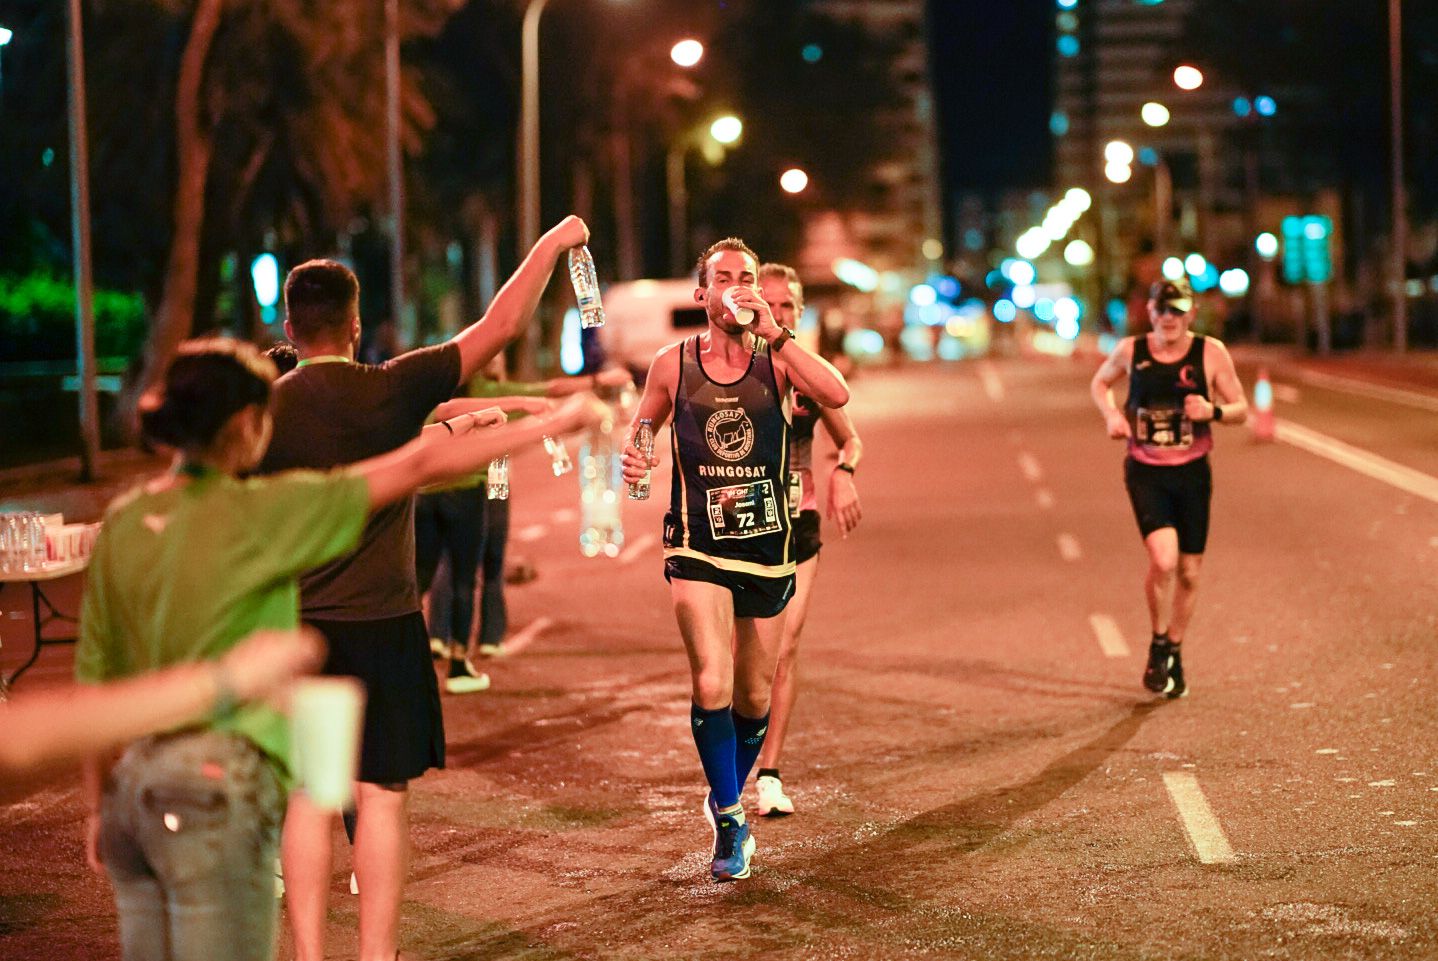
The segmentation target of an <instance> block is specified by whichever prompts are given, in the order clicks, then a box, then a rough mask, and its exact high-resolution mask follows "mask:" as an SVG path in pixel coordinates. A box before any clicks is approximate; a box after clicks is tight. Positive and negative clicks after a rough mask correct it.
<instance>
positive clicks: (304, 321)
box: [262, 217, 589, 961]
mask: <svg viewBox="0 0 1438 961" xmlns="http://www.w3.org/2000/svg"><path fill="white" fill-rule="evenodd" d="M588 239H589V229H588V228H587V227H586V226H585V225H584V222H583V221H582V220H580V219H579V218H578V217H569V218H566V219H565V220H564V221H562V222H561V223H560V224H558V225H557V226H555V227H553V228H552V229H551V230H550V231H549V232H548V233H546V234H545V235H544V236H543V237H542V238H540V240H539V242H538V243H537V244H536V245H535V246H534V248H533V249H532V250H531V251H530V253H529V255H528V256H527V257H526V258H525V260H524V262H523V263H522V264H521V265H520V267H519V270H518V271H516V273H515V274H514V276H513V277H511V278H510V279H509V281H508V282H507V283H505V285H504V287H503V288H502V289H501V290H500V291H499V293H498V294H496V295H495V298H494V301H493V303H491V304H490V307H489V310H488V311H487V312H486V313H485V315H484V317H483V318H481V319H480V320H478V321H476V322H475V323H474V324H472V325H470V326H469V327H467V328H465V329H464V330H462V331H460V332H459V333H458V334H456V335H455V337H454V338H453V339H452V340H450V341H448V342H446V343H443V344H439V345H436V346H434V347H427V348H423V349H420V350H414V351H410V352H409V353H405V354H401V355H400V356H398V357H395V358H394V359H393V360H390V361H387V362H386V363H384V364H381V365H379V366H371V365H368V364H361V363H357V362H356V361H355V350H356V347H357V346H358V344H359V337H360V329H361V328H360V317H359V281H358V280H357V279H356V277H355V275H354V274H353V273H352V272H351V271H350V270H349V268H347V267H345V266H344V265H342V264H339V263H337V262H335V261H330V260H314V261H309V262H307V263H303V264H300V265H299V266H298V267H295V268H294V269H293V270H291V271H290V273H289V276H288V277H287V278H286V280H285V334H286V335H287V336H288V337H289V339H290V341H291V342H292V343H294V345H295V348H296V350H297V351H298V352H299V356H300V360H299V363H298V365H297V366H296V368H295V370H294V371H293V372H292V373H290V374H287V375H285V377H283V378H282V379H281V380H280V381H279V382H278V383H277V384H276V388H275V401H274V405H273V407H274V416H275V437H274V441H273V442H272V444H271V445H270V452H269V454H268V456H267V457H266V458H265V462H264V464H263V465H262V470H264V471H267V472H268V471H277V470H285V469H290V468H297V467H299V468H327V467H332V466H335V465H337V464H345V463H350V462H353V461H356V460H362V459H364V458H368V457H376V456H379V455H381V454H384V453H386V452H387V451H391V450H393V449H395V448H396V447H399V446H400V445H401V444H404V443H405V442H406V441H409V440H410V439H411V438H413V437H414V436H415V435H416V434H418V433H419V431H420V429H421V426H422V425H423V424H424V422H425V420H426V419H427V418H428V417H429V415H430V413H431V411H433V410H434V409H435V408H436V407H438V406H439V405H440V404H442V403H444V402H445V401H446V400H448V399H449V398H451V397H453V396H454V394H455V391H456V390H457V388H458V387H459V385H460V384H461V383H463V382H464V381H466V380H468V379H469V378H470V377H472V376H474V374H475V373H477V372H478V371H479V370H480V369H481V368H482V367H483V366H484V365H485V364H486V363H488V362H489V361H490V359H491V358H493V357H494V356H495V355H496V354H497V353H499V351H500V350H501V349H502V348H503V347H504V346H505V344H507V343H508V342H509V341H511V340H512V339H513V338H514V337H515V336H516V335H517V334H518V333H519V332H520V331H521V330H523V329H524V326H525V325H526V324H527V323H528V321H529V319H530V317H531V315H532V314H533V313H534V309H535V307H536V306H537V304H538V302H539V298H540V295H541V294H542V293H543V291H544V288H545V285H546V284H547V283H548V281H549V277H550V275H551V273H552V272H553V270H554V265H555V263H556V262H557V261H558V259H559V258H560V257H561V256H562V255H563V254H564V253H565V252H566V251H568V250H569V248H571V247H575V246H578V245H579V244H582V243H585V242H586V241H587V240H588ZM477 466H480V465H477ZM300 600H301V608H302V610H303V615H304V620H305V622H306V623H308V624H312V625H313V626H315V627H316V628H318V629H319V631H320V632H321V633H322V634H324V635H325V639H326V640H327V641H328V643H329V657H328V659H327V660H326V662H325V666H324V668H323V673H326V674H338V675H348V676H353V677H357V678H359V679H360V680H361V681H362V682H363V683H364V685H365V688H366V691H367V698H366V702H365V718H364V734H363V739H362V747H361V757H360V771H359V783H358V785H357V788H356V792H355V799H356V809H357V810H356V817H357V820H356V831H355V873H356V875H357V877H358V881H359V889H360V895H359V896H360V905H359V915H360V925H359V955H360V959H361V961H393V958H394V956H395V952H396V950H397V941H398V936H399V935H398V927H399V908H400V899H401V896H402V894H403V891H404V882H405V877H406V875H407V873H408V863H409V823H408V818H409V814H408V798H409V793H408V792H409V782H410V781H411V780H412V779H414V778H416V777H419V776H420V775H422V774H423V773H424V772H425V771H427V770H428V769H430V768H433V767H443V766H444V727H443V717H442V715H441V712H440V705H439V686H438V683H437V680H436V678H435V674H434V669H433V667H432V666H431V662H430V650H429V639H428V631H427V630H426V628H425V623H424V616H423V614H422V613H421V612H420V603H419V591H418V588H417V586H416V583H415V545H414V502H413V500H412V499H410V498H406V499H404V500H403V501H400V502H398V503H396V504H394V505H392V506H391V507H390V508H389V509H387V510H385V511H382V512H380V513H378V514H376V516H375V517H374V518H373V519H372V520H371V521H370V523H369V524H368V525H367V526H366V528H365V531H364V534H363V536H362V538H361V540H360V544H359V547H358V549H357V550H355V551H354V552H352V553H349V554H347V555H345V556H344V557H341V558H340V559H338V560H336V561H334V562H332V563H330V564H327V565H325V566H323V567H319V568H317V569H315V570H311V571H310V572H309V573H307V574H306V575H305V576H304V578H303V579H302V580H301V597H300ZM332 824H333V816H332V814H331V813H330V812H328V811H325V810H323V809H320V808H317V807H315V806H314V805H312V804H310V803H309V801H308V799H306V798H305V797H304V796H303V795H302V794H301V795H296V796H295V797H293V798H292V799H291V802H290V806H289V812H288V814H287V815H286V819H285V830H284V842H283V862H284V882H285V894H286V898H287V900H288V903H289V917H290V924H291V929H292V933H293V935H294V943H295V956H296V959H297V961H319V959H321V958H322V957H323V956H324V942H325V918H326V913H327V910H326V909H327V904H328V889H329V877H330V871H331V867H332V856H333V852H332V843H331V830H332Z"/></svg>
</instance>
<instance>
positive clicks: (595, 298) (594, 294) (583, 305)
mask: <svg viewBox="0 0 1438 961" xmlns="http://www.w3.org/2000/svg"><path fill="white" fill-rule="evenodd" d="M569 280H570V282H571V283H573V284H574V299H575V300H577V301H578V302H579V326H580V327H584V328H588V327H603V326H604V305H603V304H602V303H600V301H599V275H598V274H597V273H596V272H595V270H594V256H593V255H592V254H590V252H589V248H588V247H585V246H579V247H571V248H569Z"/></svg>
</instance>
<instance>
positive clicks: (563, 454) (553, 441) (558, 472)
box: [544, 434, 574, 477]
mask: <svg viewBox="0 0 1438 961" xmlns="http://www.w3.org/2000/svg"><path fill="white" fill-rule="evenodd" d="M544 449H545V450H546V451H548V452H549V459H550V463H549V466H550V469H551V470H553V471H554V476H555V477H561V476H563V475H565V474H568V473H569V472H570V471H572V470H574V462H573V461H571V460H570V459H569V450H568V449H567V448H565V446H564V441H563V440H562V439H560V438H557V437H550V436H549V435H548V434H545V435H544Z"/></svg>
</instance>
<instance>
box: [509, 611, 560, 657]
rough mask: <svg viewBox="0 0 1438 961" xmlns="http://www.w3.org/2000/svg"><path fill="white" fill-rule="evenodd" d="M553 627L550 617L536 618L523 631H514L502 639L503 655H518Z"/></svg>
mask: <svg viewBox="0 0 1438 961" xmlns="http://www.w3.org/2000/svg"><path fill="white" fill-rule="evenodd" d="M553 626H554V618H552V617H536V618H535V619H534V620H532V621H530V622H529V623H528V624H526V625H525V626H524V627H523V629H521V630H518V631H515V632H514V633H513V634H511V635H509V637H506V638H505V639H504V653H506V654H518V653H519V652H520V651H522V650H524V649H525V648H526V647H528V646H529V645H531V644H533V643H534V642H535V640H536V639H537V638H538V637H539V635H541V634H543V633H544V632H545V631H547V630H549V629H550V628H551V627H553Z"/></svg>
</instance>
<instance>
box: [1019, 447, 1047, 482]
mask: <svg viewBox="0 0 1438 961" xmlns="http://www.w3.org/2000/svg"><path fill="white" fill-rule="evenodd" d="M1019 470H1021V471H1022V472H1023V475H1024V477H1025V478H1026V479H1027V480H1031V481H1040V480H1043V476H1044V469H1043V468H1042V467H1040V466H1039V462H1038V461H1037V460H1036V459H1035V458H1034V455H1033V454H1030V453H1029V452H1028V451H1024V452H1023V453H1022V454H1020V455H1019Z"/></svg>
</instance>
